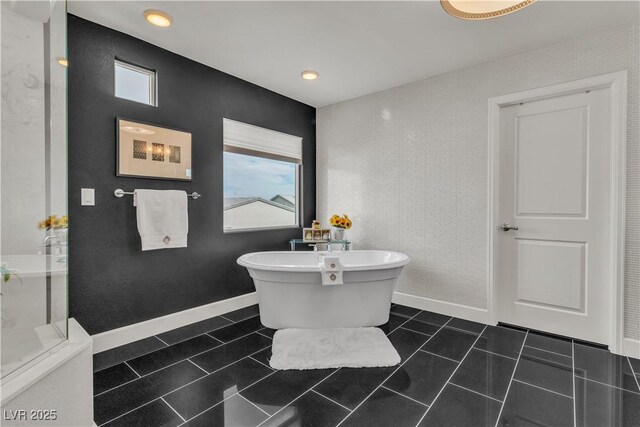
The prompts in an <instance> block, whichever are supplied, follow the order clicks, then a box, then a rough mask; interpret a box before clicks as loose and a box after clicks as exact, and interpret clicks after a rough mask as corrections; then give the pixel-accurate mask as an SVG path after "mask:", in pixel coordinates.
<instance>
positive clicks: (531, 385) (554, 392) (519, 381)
mask: <svg viewBox="0 0 640 427" xmlns="http://www.w3.org/2000/svg"><path fill="white" fill-rule="evenodd" d="M513 381H515V382H517V383H520V384H524V385H528V386H529V387H534V388H537V389H540V390H544V391H548V392H549V393H553V394H557V395H558V396H562V397H566V398H568V399H573V397H571V396H569V395H566V394H564V393H560V392H559V391H554V390H550V389H548V388H544V387H540V386H539V385H535V384H531V383H528V382H525V381H522V380H517V379H515V378H514V379H513Z"/></svg>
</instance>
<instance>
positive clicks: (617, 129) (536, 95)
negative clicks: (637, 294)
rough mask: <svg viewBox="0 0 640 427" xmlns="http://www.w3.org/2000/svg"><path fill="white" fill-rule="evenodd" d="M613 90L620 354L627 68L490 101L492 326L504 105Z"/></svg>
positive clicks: (614, 312)
mask: <svg viewBox="0 0 640 427" xmlns="http://www.w3.org/2000/svg"><path fill="white" fill-rule="evenodd" d="M601 88H609V89H611V147H610V149H611V165H610V166H611V171H612V173H611V187H610V202H611V210H610V227H611V233H610V236H609V239H610V244H611V248H612V251H611V253H610V256H609V264H610V265H611V267H612V268H611V269H610V270H611V272H610V275H609V294H610V307H609V314H610V319H611V322H610V324H611V328H610V331H609V342H608V343H606V344H608V345H609V350H610V351H611V352H612V353H616V354H620V353H621V352H622V341H623V339H624V230H625V227H624V225H625V224H624V223H625V184H626V145H627V135H626V134H627V71H626V70H624V71H618V72H615V73H610V74H605V75H601V76H595V77H589V78H586V79H582V80H576V81H571V82H566V83H561V84H556V85H552V86H545V87H542V88H538V89H531V90H526V91H523V92H517V93H512V94H508V95H503V96H498V97H493V98H490V99H489V147H488V148H489V150H488V154H489V156H488V169H489V170H488V186H489V194H488V218H487V220H488V223H487V225H488V227H487V228H488V252H487V253H488V255H489V271H488V283H489V287H488V296H487V303H488V304H487V305H488V307H487V309H488V312H489V319H490V320H491V323H492V324H494V325H495V324H497V322H498V318H497V317H498V314H497V295H496V292H495V283H494V281H495V275H494V273H495V268H496V263H497V260H496V257H495V254H494V251H495V238H496V234H497V233H498V232H499V230H498V228H497V226H496V224H497V222H496V221H498V220H499V219H498V218H496V212H498V202H499V200H498V198H497V197H496V195H497V193H498V191H497V189H498V167H499V164H498V163H499V158H498V155H499V150H498V144H499V137H500V136H499V135H500V132H499V130H500V108H503V107H507V106H510V105H514V104H519V103H524V102H529V101H536V100H540V99H545V98H552V97H555V96H562V95H570V94H573V93H579V92H583V91H586V90H594V89H601Z"/></svg>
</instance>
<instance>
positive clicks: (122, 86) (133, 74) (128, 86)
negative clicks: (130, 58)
mask: <svg viewBox="0 0 640 427" xmlns="http://www.w3.org/2000/svg"><path fill="white" fill-rule="evenodd" d="M115 70H116V73H115V75H116V81H115V83H116V84H115V87H116V96H117V97H118V98H123V99H128V100H130V101H135V102H141V103H143V104H148V105H153V106H157V105H158V103H157V93H156V92H157V85H156V72H155V71H153V70H148V69H146V68H142V67H138V66H137V65H132V64H128V63H126V62H122V61H118V60H116V61H115Z"/></svg>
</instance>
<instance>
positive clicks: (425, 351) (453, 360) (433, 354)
mask: <svg viewBox="0 0 640 427" xmlns="http://www.w3.org/2000/svg"><path fill="white" fill-rule="evenodd" d="M418 350H420V351H421V352H423V353H427V354H430V355H432V356H437V357H440V358H442V359H445V360H449V361H451V362H455V363H456V364H457V363H460V362H458V361H457V360H455V359H451V358H449V357H446V356H441V355H439V354H436V353H431V352H430V351H427V350H423V349H421V348H420V349H418Z"/></svg>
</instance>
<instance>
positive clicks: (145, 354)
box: [93, 316, 233, 374]
mask: <svg viewBox="0 0 640 427" xmlns="http://www.w3.org/2000/svg"><path fill="white" fill-rule="evenodd" d="M214 317H219V316H214ZM211 319H213V317H212V318H211ZM189 325H193V323H190V324H189ZM189 325H185V326H189ZM231 325H233V323H230V324H228V325H222V326H220V327H219V328H215V329H212V330H210V331H207V332H204V333H202V334H198V335H195V336H193V337H189V338H185V339H183V340H180V341H176V342H174V343H173V344H171V345H169V346H168V347H171V346H172V345H176V344H180V343H181V342H185V341H188V340H190V339H193V338H196V337H199V336H202V335H208V336H209V337H211V338H213V339H214V340H217V341H220V340H219V339H217V338H216V337H213V336H211V335H209V332H214V331H217V330H219V329H222V328H226V327H227V326H231ZM176 329H179V328H176ZM172 330H173V329H172ZM167 332H171V331H167ZM163 333H164V332H163ZM151 337H154V338H158V336H157V335H150V336H148V337H146V338H142V339H140V340H137V341H142V340H144V339H147V338H151ZM158 340H160V341H162V340H161V339H160V338H158ZM137 341H133V342H137ZM162 342H164V341H162ZM229 342H231V341H229ZM220 343H221V344H224V341H220ZM129 344H132V343H129ZM124 345H128V344H124ZM118 347H122V346H118ZM118 347H114V348H118ZM163 348H165V347H161V348H156V349H155V350H151V351H148V352H146V353H142V354H141V355H139V356H136V357H134V358H131V359H126V360H123V361H120V362H118V363H114V364H113V365H109V366H107V367H104V368H102V369H98V370H97V371H94V372H93V373H94V374H97V373H98V372H102V371H104V370H105V369H109V368H113V367H114V366H116V365H119V364H120V363H122V362H128V361H130V360H133V359H137V358H138V357H143V356H147V355H149V354H151V353H155V352H156V351H158V350H162V349H163ZM109 350H113V349H109ZM109 350H105V351H101V352H100V353H94V354H93V355H94V356H95V355H96V354H101V353H104V352H107V351H109Z"/></svg>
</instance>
